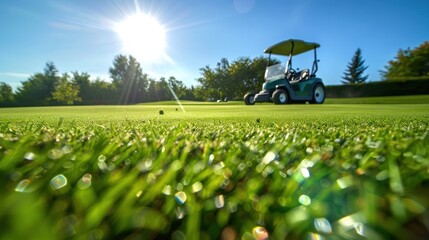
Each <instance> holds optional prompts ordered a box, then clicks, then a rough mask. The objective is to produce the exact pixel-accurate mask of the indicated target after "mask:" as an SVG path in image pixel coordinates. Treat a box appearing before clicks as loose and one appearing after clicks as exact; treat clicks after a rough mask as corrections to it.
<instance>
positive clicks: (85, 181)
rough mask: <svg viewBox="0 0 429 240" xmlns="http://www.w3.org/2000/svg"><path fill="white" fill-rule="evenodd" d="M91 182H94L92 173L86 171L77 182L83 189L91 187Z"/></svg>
mask: <svg viewBox="0 0 429 240" xmlns="http://www.w3.org/2000/svg"><path fill="white" fill-rule="evenodd" d="M91 184H92V175H91V174H89V173H86V174H85V175H83V176H82V178H81V179H79V181H78V183H77V187H78V188H79V189H82V190H83V189H87V188H89V187H90V186H91Z"/></svg>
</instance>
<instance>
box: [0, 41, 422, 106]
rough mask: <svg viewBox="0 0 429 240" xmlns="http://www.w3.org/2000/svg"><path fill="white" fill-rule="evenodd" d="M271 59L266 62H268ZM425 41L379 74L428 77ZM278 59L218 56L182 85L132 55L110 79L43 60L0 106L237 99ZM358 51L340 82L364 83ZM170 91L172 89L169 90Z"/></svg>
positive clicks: (1, 89)
mask: <svg viewBox="0 0 429 240" xmlns="http://www.w3.org/2000/svg"><path fill="white" fill-rule="evenodd" d="M268 61H270V62H268ZM428 62H429V42H427V41H425V42H424V43H422V44H421V45H420V46H418V47H416V48H415V49H412V50H410V49H407V50H402V49H400V50H399V51H398V53H397V56H396V57H395V59H394V60H391V61H389V62H388V64H387V65H386V66H385V69H384V70H382V71H380V73H381V78H382V80H389V81H391V80H402V79H404V78H410V77H411V78H422V77H423V78H424V77H426V78H427V77H429V64H428ZM277 63H280V61H278V60H277V59H271V60H269V59H268V58H266V57H262V56H260V57H255V58H249V57H240V58H238V59H236V60H234V61H229V60H228V59H226V58H222V59H221V60H220V61H219V62H218V63H217V64H216V67H214V68H211V67H210V66H208V65H206V66H205V67H202V68H200V69H199V70H200V74H201V76H200V77H199V78H198V79H196V81H197V83H198V85H197V86H195V87H194V86H190V87H187V86H186V85H185V84H184V83H183V82H182V81H180V80H178V79H176V78H175V77H174V76H170V77H169V78H165V77H161V78H160V79H158V80H156V79H154V78H151V77H150V76H148V74H146V73H144V72H143V69H142V67H141V66H140V63H139V62H138V61H137V60H136V59H135V58H134V57H133V56H125V55H117V56H115V57H114V60H113V65H112V66H111V67H110V68H109V74H110V78H111V81H106V80H104V79H100V78H97V79H96V80H91V76H90V74H88V73H86V72H78V71H75V72H71V73H62V74H60V73H59V71H58V69H57V68H56V66H55V64H54V63H53V62H47V63H46V66H45V68H44V70H43V72H41V73H35V74H33V75H31V76H30V77H29V78H28V79H27V80H26V81H24V82H22V86H21V87H19V88H18V89H17V91H16V92H14V91H13V90H12V87H11V86H10V85H8V84H6V83H4V82H0V106H49V105H72V104H74V105H76V104H82V105H97V104H135V103H142V102H154V101H165V100H172V99H173V97H174V94H175V95H176V96H177V97H178V98H179V99H181V100H200V101H201V100H203V101H207V100H209V101H214V100H228V99H231V100H238V99H242V97H243V95H244V94H245V93H246V92H249V91H254V90H257V89H260V88H261V85H262V84H263V82H264V72H265V67H266V66H267V65H273V64H277ZM366 69H367V66H365V65H364V60H363V58H362V51H361V49H360V48H358V49H357V51H356V52H355V55H354V56H353V58H352V61H351V62H350V63H349V64H348V65H347V68H346V71H345V72H344V76H343V77H342V79H343V81H342V82H343V83H344V84H359V83H365V81H366V79H367V78H368V75H364V72H365V70H366ZM173 93H174V94H173Z"/></svg>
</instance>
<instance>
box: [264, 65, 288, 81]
mask: <svg viewBox="0 0 429 240" xmlns="http://www.w3.org/2000/svg"><path fill="white" fill-rule="evenodd" d="M285 71H286V66H284V65H283V64H281V63H279V64H276V65H272V66H269V67H267V68H266V69H265V81H274V80H277V79H281V78H284V75H285Z"/></svg>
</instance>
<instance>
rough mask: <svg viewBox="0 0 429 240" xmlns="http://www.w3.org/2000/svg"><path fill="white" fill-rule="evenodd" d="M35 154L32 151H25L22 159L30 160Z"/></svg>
mask: <svg viewBox="0 0 429 240" xmlns="http://www.w3.org/2000/svg"><path fill="white" fill-rule="evenodd" d="M35 156H36V155H35V154H34V153H32V152H27V153H26V154H25V155H24V159H25V160H28V161H32V160H33V159H34V157H35Z"/></svg>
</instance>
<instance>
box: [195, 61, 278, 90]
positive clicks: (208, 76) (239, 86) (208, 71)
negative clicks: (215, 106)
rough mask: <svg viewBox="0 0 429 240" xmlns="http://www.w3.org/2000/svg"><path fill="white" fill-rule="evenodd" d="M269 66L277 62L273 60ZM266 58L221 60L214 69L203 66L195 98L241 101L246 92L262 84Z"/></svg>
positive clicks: (266, 62) (266, 63) (258, 87)
mask: <svg viewBox="0 0 429 240" xmlns="http://www.w3.org/2000/svg"><path fill="white" fill-rule="evenodd" d="M270 63H271V64H277V63H279V61H278V60H277V59H273V60H271V62H270ZM267 65H268V58H265V57H256V58H253V59H250V58H249V57H241V58H238V59H237V60H235V61H233V62H231V63H230V62H229V61H228V60H227V59H226V58H222V59H221V61H220V62H218V63H217V67H216V68H215V69H212V68H210V67H209V66H205V67H204V68H200V72H201V75H202V76H201V77H200V78H198V79H197V81H198V82H199V86H197V88H196V89H195V96H196V97H197V98H199V99H220V98H222V99H223V98H225V97H227V98H229V99H241V98H242V97H243V95H244V94H245V93H246V92H248V91H255V90H256V89H260V88H261V86H262V84H263V83H264V73H265V67H266V66H267Z"/></svg>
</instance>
